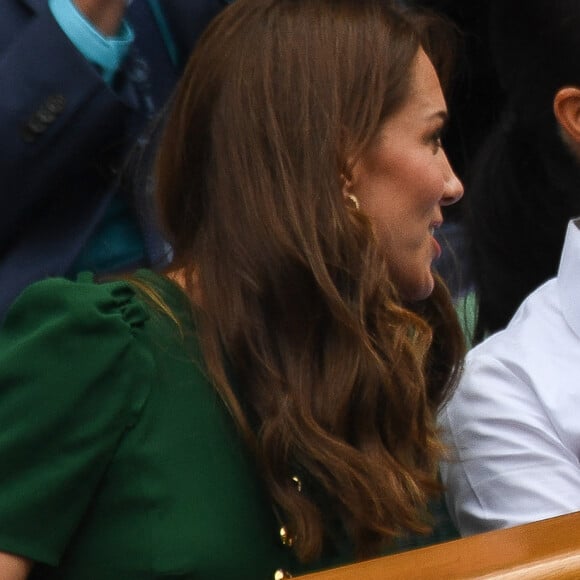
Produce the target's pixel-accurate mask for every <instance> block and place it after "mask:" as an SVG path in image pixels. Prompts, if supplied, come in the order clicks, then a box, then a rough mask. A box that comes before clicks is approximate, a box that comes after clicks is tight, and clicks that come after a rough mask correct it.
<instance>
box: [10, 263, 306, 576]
mask: <svg viewBox="0 0 580 580" xmlns="http://www.w3.org/2000/svg"><path fill="white" fill-rule="evenodd" d="M147 276H148V277H149V282H150V283H155V284H158V285H160V286H161V291H162V295H163V297H164V299H165V300H166V301H167V303H168V305H169V306H170V307H171V308H172V309H173V311H174V312H175V313H176V314H177V315H178V316H179V317H180V319H181V320H187V318H186V317H187V314H186V310H185V303H184V302H183V300H182V298H181V294H180V292H179V291H178V290H177V289H176V288H175V287H174V286H173V285H172V284H170V283H169V282H166V281H163V280H162V279H161V278H159V277H157V276H155V275H152V274H149V275H147ZM197 353H198V345H197V343H196V340H195V338H194V337H193V336H188V337H186V339H185V343H182V341H181V338H180V335H179V332H178V331H177V329H176V327H175V325H174V323H173V322H172V321H171V320H170V319H169V318H167V317H165V316H164V315H161V314H158V313H157V312H156V310H155V308H152V307H150V306H149V305H148V304H147V302H146V301H144V300H142V299H139V298H137V297H136V296H135V293H134V291H133V290H132V288H131V287H130V286H129V285H128V284H127V283H125V282H113V283H107V284H102V285H97V284H94V283H92V282H91V281H90V279H87V278H86V277H83V278H81V279H80V280H79V281H77V282H69V281H65V280H59V279H55V280H48V281H44V282H40V283H37V284H35V285H33V286H32V287H31V288H29V289H28V290H27V291H26V292H25V293H24V294H23V295H22V296H21V298H20V299H19V300H18V301H17V303H16V304H15V306H14V307H13V309H12V310H11V312H10V313H9V315H8V317H7V319H6V322H5V327H4V329H3V332H2V333H0V369H1V376H0V385H1V387H0V426H1V428H0V465H1V466H2V468H1V470H0V550H3V551H9V552H14V553H17V554H22V555H24V556H27V557H29V558H31V559H33V560H35V561H39V562H45V563H47V564H50V565H57V568H51V567H50V566H43V565H40V566H37V567H36V568H35V570H34V572H33V574H32V578H35V579H38V578H42V579H48V578H58V579H59V580H69V579H70V580H73V579H74V580H147V579H153V578H163V579H168V578H171V579H178V578H179V579H194V578H195V579H198V578H199V579H203V580H213V579H232V578H242V579H243V578H248V579H252V580H259V579H261V578H264V579H268V580H270V579H271V578H272V577H273V573H274V571H275V570H276V569H277V568H284V569H288V570H290V571H292V572H293V573H295V572H297V571H298V570H299V568H298V566H297V565H296V563H295V562H294V561H293V560H292V552H291V551H289V550H288V549H287V548H284V547H282V546H281V544H280V542H279V540H278V535H277V534H278V524H277V522H276V520H275V518H274V517H273V514H272V510H271V508H270V505H269V502H265V501H264V497H266V496H265V494H264V492H263V490H262V488H261V484H260V482H259V480H258V478H257V475H256V472H255V469H254V466H253V464H252V462H251V461H250V460H249V458H248V457H247V455H246V453H245V450H244V449H243V448H242V446H241V443H239V438H238V437H237V436H236V434H235V431H234V426H233V423H232V421H231V419H230V417H229V415H228V414H227V413H226V412H225V410H224V406H223V405H222V403H221V402H220V400H219V399H218V397H217V395H216V394H215V392H214V390H213V389H212V388H211V386H210V385H209V384H208V382H207V381H206V380H205V378H204V376H203V373H202V371H201V370H200V368H199V366H198V365H196V364H195V363H194V362H192V358H195V357H196V354H197ZM59 562H60V564H58V563H59Z"/></svg>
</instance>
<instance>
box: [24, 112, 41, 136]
mask: <svg viewBox="0 0 580 580" xmlns="http://www.w3.org/2000/svg"><path fill="white" fill-rule="evenodd" d="M26 128H27V129H28V130H29V131H30V132H31V133H35V134H36V135H40V134H41V133H44V132H45V131H46V125H45V124H44V123H43V122H42V121H41V120H40V119H39V118H38V117H37V116H36V115H33V117H32V118H31V119H30V120H29V121H28V123H26Z"/></svg>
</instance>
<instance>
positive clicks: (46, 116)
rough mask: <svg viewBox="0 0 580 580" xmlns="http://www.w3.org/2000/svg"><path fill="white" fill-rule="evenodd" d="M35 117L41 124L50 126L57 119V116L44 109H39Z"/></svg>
mask: <svg viewBox="0 0 580 580" xmlns="http://www.w3.org/2000/svg"><path fill="white" fill-rule="evenodd" d="M34 117H36V118H37V119H38V120H39V121H40V122H41V123H44V124H45V125H49V124H50V123H52V122H53V121H54V120H55V119H56V114H55V113H53V112H51V111H49V110H48V109H46V108H45V107H43V108H41V109H38V111H37V112H36V113H35V115H34Z"/></svg>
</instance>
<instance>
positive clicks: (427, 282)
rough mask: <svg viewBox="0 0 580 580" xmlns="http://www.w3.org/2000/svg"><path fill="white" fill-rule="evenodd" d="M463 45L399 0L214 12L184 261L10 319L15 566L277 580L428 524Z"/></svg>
mask: <svg viewBox="0 0 580 580" xmlns="http://www.w3.org/2000/svg"><path fill="white" fill-rule="evenodd" d="M440 46H441V43H438V42H437V29H436V28H434V27H433V26H432V25H431V23H430V21H427V20H426V19H424V18H421V19H419V18H417V17H415V16H413V15H411V14H402V13H400V12H399V11H398V10H397V9H395V8H393V7H389V6H388V5H387V4H386V3H384V2H379V1H375V0H338V1H337V0H238V1H237V2H235V3H234V4H232V5H231V6H230V7H229V8H228V9H226V10H225V11H224V12H223V13H222V14H221V15H220V16H219V17H218V18H216V20H214V22H213V23H212V24H211V25H210V26H209V28H208V29H207V31H206V32H205V34H204V35H203V37H202V38H201V40H200V42H199V44H198V46H197V47H196V50H195V51H194V53H193V55H192V56H191V58H190V61H189V63H188V66H187V69H186V71H185V74H184V76H183V80H182V81H181V84H180V85H179V87H178V90H177V93H176V95H175V98H174V101H173V103H172V107H171V110H170V112H169V116H168V118H167V120H166V123H165V126H164V131H163V135H162V139H161V143H160V146H159V153H158V157H157V165H156V190H157V195H158V205H159V211H160V216H161V220H162V223H163V225H164V227H165V231H166V232H167V235H168V238H169V241H170V242H171V244H172V247H173V252H174V259H173V263H172V267H171V269H170V270H169V271H168V272H165V273H164V274H159V273H154V272H151V271H139V272H136V273H135V274H134V275H132V276H130V277H129V278H127V279H123V280H115V281H108V282H100V283H97V282H95V281H93V280H92V278H91V277H90V276H88V275H87V276H82V277H80V278H79V280H78V281H76V282H69V281H65V280H60V279H52V280H46V281H44V282H40V283H38V284H35V285H33V286H32V287H30V288H29V289H28V290H27V291H25V292H24V294H23V295H22V296H21V297H20V298H19V300H18V301H17V302H16V304H15V305H14V306H13V308H12V310H11V312H10V314H9V316H8V318H7V320H6V324H5V326H4V329H3V331H2V333H0V353H1V354H0V369H1V371H0V375H1V376H0V382H1V383H2V393H1V396H0V423H1V424H2V426H3V429H2V432H1V433H0V461H1V462H2V465H3V466H5V467H3V469H2V475H0V550H2V551H3V552H4V555H1V556H0V571H1V572H2V574H1V575H2V578H6V579H7V580H8V579H10V580H12V579H16V578H26V577H28V574H30V577H31V578H61V579H65V578H66V579H68V578H76V579H78V578H83V579H87V580H88V579H89V578H94V579H97V578H98V579H101V578H102V579H104V578H116V579H123V580H125V579H127V580H129V579H133V578H135V579H137V578H139V579H140V580H142V579H143V578H161V577H164V578H165V577H169V576H171V577H174V578H177V577H179V578H204V579H206V578H233V577H239V578H252V579H258V578H270V577H272V575H273V573H274V570H275V569H276V568H283V569H288V570H290V571H291V572H292V573H297V572H300V571H304V570H308V569H315V568H320V567H322V566H324V565H328V564H329V563H331V562H335V561H345V560H348V559H352V558H353V557H356V556H359V557H360V556H366V555H369V554H376V553H378V552H379V550H380V549H381V548H383V547H386V546H388V545H389V544H392V542H393V541H394V540H395V539H396V538H397V537H399V536H401V535H403V534H406V533H413V532H426V531H428V528H429V520H428V514H427V509H426V506H427V502H428V500H429V499H430V498H433V497H435V496H436V495H437V494H438V493H439V491H440V486H439V484H438V478H437V467H438V461H439V458H440V455H441V452H442V446H441V444H440V442H439V439H438V434H437V430H436V423H435V415H436V412H437V410H438V408H439V406H440V404H441V402H442V401H443V400H444V399H445V398H446V396H447V395H448V393H449V391H450V389H451V388H452V386H453V384H454V382H455V380H456V376H457V373H458V371H459V368H460V364H461V356H462V353H463V341H462V335H461V331H460V329H459V326H458V324H457V321H456V318H455V315H454V312H453V307H452V304H451V301H450V298H449V295H448V293H447V290H446V289H445V287H444V286H443V284H442V282H441V281H440V280H439V279H438V278H437V277H436V276H435V275H434V274H433V273H432V271H431V266H432V262H433V260H434V259H436V258H437V257H438V255H439V253H440V248H439V246H438V244H437V242H436V241H435V239H434V237H433V232H434V230H435V229H436V228H437V227H439V226H440V225H441V223H442V216H441V207H442V206H444V205H446V204H451V203H454V202H455V201H457V200H458V199H459V198H460V197H461V195H462V191H463V190H462V186H461V183H460V182H459V181H458V180H457V178H456V176H455V174H454V173H453V171H452V169H451V167H450V166H449V163H448V161H447V158H446V156H445V153H444V151H443V149H442V147H441V132H442V130H443V128H444V125H445V121H446V118H447V110H446V106H445V100H444V97H443V93H442V90H441V86H440V83H439V78H438V75H437V73H436V71H435V68H434V64H435V65H436V66H437V68H438V70H439V71H443V70H444V69H445V64H446V60H445V59H441V58H440V55H439V54H438V53H436V52H434V47H440ZM428 54H429V56H428ZM39 399H41V401H39ZM24 413H27V415H26V417H30V419H26V420H23V414H24ZM39 522H40V523H39ZM49 525H50V530H51V533H47V527H46V526H49ZM278 530H280V532H281V538H278V537H277V533H278ZM8 570H10V572H8ZM30 570H32V572H30ZM278 576H279V577H283V573H282V572H281V571H279V572H278Z"/></svg>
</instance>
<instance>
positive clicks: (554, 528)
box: [300, 512, 580, 580]
mask: <svg viewBox="0 0 580 580" xmlns="http://www.w3.org/2000/svg"><path fill="white" fill-rule="evenodd" d="M300 578H301V579H302V580H331V579H332V580H379V579H380V580H383V579H388V580H415V579H417V580H456V579H462V580H472V579H476V578H477V579H480V580H484V579H485V580H489V579H500V578H501V579H502V580H524V579H525V580H539V579H542V580H548V579H553V578H558V579H564V580H580V512H576V513H574V514H569V515H565V516H559V517H557V518H551V519H549V520H543V521H541V522H534V523H532V524H526V525H523V526H517V527H514V528H510V529H506V530H498V531H495V532H488V533H485V534H478V535H476V536H471V537H469V538H463V539H461V540H455V541H452V542H444V543H442V544H436V545H434V546H429V547H427V548H421V549H418V550H412V551H410V552H404V553H402V554H395V555H393V556H385V557H383V558H377V559H375V560H368V561H365V562H360V563H358V564H352V565H349V566H343V567H340V568H335V569H333V570H327V571H324V572H317V573H314V574H307V575H306V576H300Z"/></svg>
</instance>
